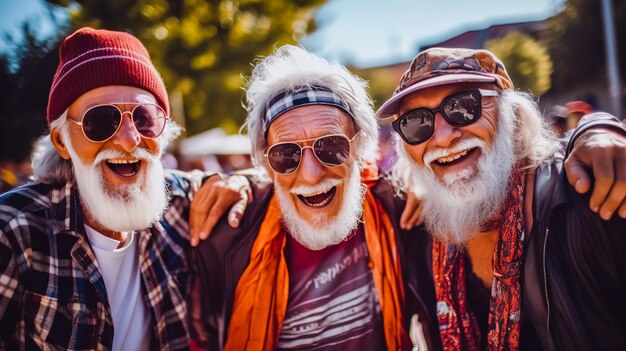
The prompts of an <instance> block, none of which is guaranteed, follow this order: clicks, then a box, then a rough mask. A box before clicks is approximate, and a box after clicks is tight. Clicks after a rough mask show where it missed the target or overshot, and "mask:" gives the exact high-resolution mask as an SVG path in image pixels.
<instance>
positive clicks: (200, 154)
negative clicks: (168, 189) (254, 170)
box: [178, 128, 252, 173]
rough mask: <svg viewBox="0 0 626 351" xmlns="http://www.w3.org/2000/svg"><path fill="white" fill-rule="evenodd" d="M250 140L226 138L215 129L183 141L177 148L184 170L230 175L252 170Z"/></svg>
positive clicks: (235, 137) (238, 137)
mask: <svg viewBox="0 0 626 351" xmlns="http://www.w3.org/2000/svg"><path fill="white" fill-rule="evenodd" d="M250 150H251V147H250V140H249V139H248V137H247V136H245V135H240V134H235V135H232V134H226V132H224V130H222V129H221V128H214V129H210V130H207V131H206V132H202V133H200V134H196V135H194V136H191V137H189V138H186V139H185V140H182V141H181V142H180V144H179V148H178V166H179V168H180V169H181V170H184V171H188V170H192V169H201V170H205V171H215V172H225V173H230V172H233V171H237V170H240V169H245V168H250V167H251V166H252V162H251V160H250Z"/></svg>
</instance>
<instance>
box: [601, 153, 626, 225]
mask: <svg viewBox="0 0 626 351" xmlns="http://www.w3.org/2000/svg"><path fill="white" fill-rule="evenodd" d="M625 178H626V160H617V163H616V164H615V177H614V178H613V179H612V185H613V186H612V187H611V189H610V192H609V194H608V195H607V197H606V199H605V200H604V202H603V203H602V205H601V207H600V212H599V214H600V217H602V219H604V220H609V219H611V217H612V216H613V214H614V213H615V211H618V215H619V216H620V217H622V218H626V211H624V210H622V208H621V207H623V206H625V205H624V202H625V201H626V200H625V198H626V179H625Z"/></svg>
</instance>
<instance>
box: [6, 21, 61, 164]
mask: <svg viewBox="0 0 626 351" xmlns="http://www.w3.org/2000/svg"><path fill="white" fill-rule="evenodd" d="M7 41H8V44H7V46H8V47H10V48H12V49H11V53H10V55H9V54H8V53H6V52H3V53H0V160H2V161H12V162H15V163H20V162H24V161H26V160H28V157H29V156H30V153H31V148H32V146H31V145H32V142H33V141H34V140H35V139H36V138H37V137H39V136H40V135H42V134H43V132H44V131H45V129H46V127H47V125H46V105H47V102H48V91H49V89H50V84H51V83H52V77H53V76H54V72H55V70H56V66H57V64H58V57H57V52H58V44H57V42H58V40H57V39H56V38H46V39H38V38H37V36H36V35H35V34H34V32H33V29H32V28H31V27H30V26H29V25H28V24H24V25H23V26H22V39H21V40H20V41H19V43H18V42H17V40H15V39H14V38H11V37H7Z"/></svg>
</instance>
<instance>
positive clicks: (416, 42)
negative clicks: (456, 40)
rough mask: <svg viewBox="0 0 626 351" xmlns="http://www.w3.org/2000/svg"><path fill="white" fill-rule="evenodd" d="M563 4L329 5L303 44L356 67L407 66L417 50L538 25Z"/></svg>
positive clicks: (501, 0) (528, 0)
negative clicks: (468, 34) (498, 28)
mask: <svg viewBox="0 0 626 351" xmlns="http://www.w3.org/2000/svg"><path fill="white" fill-rule="evenodd" d="M562 4H563V1H562V0H522V1H520V0H473V1H470V0H438V1H436V0H385V1H380V0H330V1H329V2H328V3H326V5H324V6H323V7H322V8H321V9H320V11H319V13H318V16H317V20H318V30H317V31H316V32H315V33H313V34H312V35H310V36H309V37H308V38H307V39H306V40H305V41H304V42H303V44H304V45H305V47H307V48H308V49H310V50H312V51H314V52H315V53H317V54H319V55H321V56H323V57H325V58H326V59H329V60H334V61H339V62H341V63H344V64H348V63H350V64H354V65H356V66H358V67H369V66H377V65H384V64H391V63H396V62H399V61H409V60H411V59H412V58H413V56H414V55H415V54H416V53H417V50H418V49H419V47H420V46H422V45H428V44H431V43H436V42H439V41H442V40H445V39H448V38H450V37H452V36H455V35H457V34H460V33H463V32H465V31H466V30H473V29H483V28H486V27H488V26H489V25H492V24H500V23H513V22H524V21H536V20H542V19H545V18H547V17H550V16H551V15H553V14H555V13H557V12H558V10H559V9H560V8H561V6H562Z"/></svg>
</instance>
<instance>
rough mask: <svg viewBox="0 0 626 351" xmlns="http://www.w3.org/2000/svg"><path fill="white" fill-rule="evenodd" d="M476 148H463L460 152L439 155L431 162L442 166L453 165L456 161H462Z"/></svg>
mask: <svg viewBox="0 0 626 351" xmlns="http://www.w3.org/2000/svg"><path fill="white" fill-rule="evenodd" d="M476 149H478V148H476V147H475V148H471V149H466V150H463V151H461V152H458V153H455V154H452V155H448V156H444V157H440V158H438V159H436V160H434V161H433V163H434V164H436V165H437V166H444V167H447V166H453V165H455V164H457V163H460V162H462V161H463V160H465V159H466V158H468V157H470V156H471V155H472V154H474V152H475V151H476Z"/></svg>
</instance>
